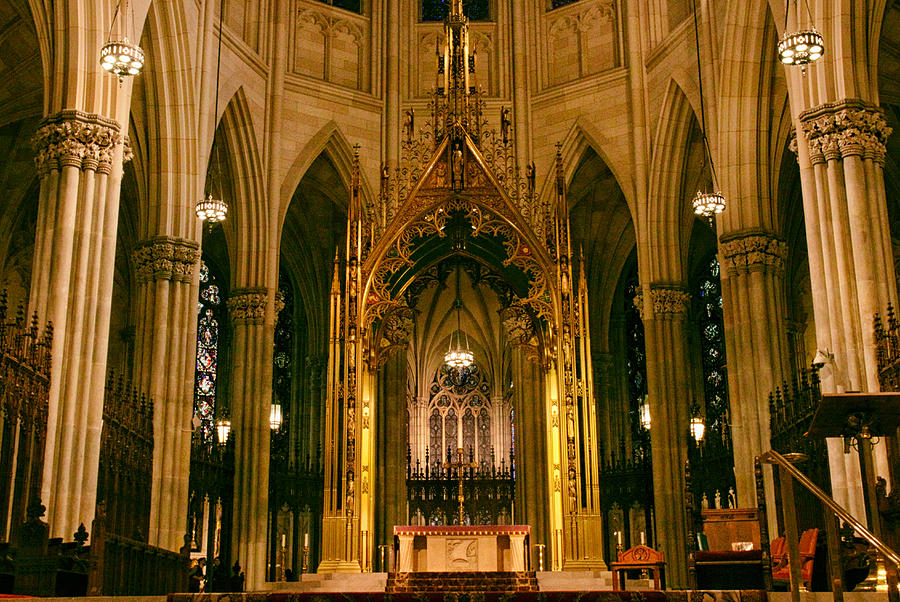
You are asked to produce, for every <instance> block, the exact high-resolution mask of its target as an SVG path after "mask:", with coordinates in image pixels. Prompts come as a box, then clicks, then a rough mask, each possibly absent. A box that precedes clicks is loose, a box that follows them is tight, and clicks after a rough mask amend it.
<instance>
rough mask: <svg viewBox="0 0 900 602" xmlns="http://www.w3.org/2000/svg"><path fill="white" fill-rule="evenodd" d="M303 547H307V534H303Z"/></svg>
mask: <svg viewBox="0 0 900 602" xmlns="http://www.w3.org/2000/svg"><path fill="white" fill-rule="evenodd" d="M303 545H304V546H306V547H307V548H308V547H309V533H304V534H303Z"/></svg>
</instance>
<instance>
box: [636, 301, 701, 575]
mask: <svg viewBox="0 0 900 602" xmlns="http://www.w3.org/2000/svg"><path fill="white" fill-rule="evenodd" d="M690 299H691V296H690V295H689V294H688V293H686V292H685V291H683V290H681V289H677V288H671V287H668V286H665V285H651V286H650V291H649V295H646V296H645V295H642V296H641V297H637V298H636V299H635V302H636V303H638V307H641V308H642V315H643V320H644V340H645V343H646V347H647V349H646V351H647V385H648V390H649V394H648V396H649V402H650V417H651V423H650V424H651V426H650V443H651V446H652V449H653V506H654V509H655V513H656V541H657V543H658V544H659V548H660V549H661V551H663V552H665V554H666V561H667V562H668V565H667V570H666V581H667V583H668V586H669V587H684V586H687V585H688V582H687V548H686V546H687V530H686V527H687V516H686V514H685V511H684V463H685V461H686V460H687V437H688V422H689V419H690V418H689V416H688V404H689V403H690V398H691V397H690V396H691V392H690V387H689V385H688V383H689V382H690V360H689V358H688V353H687V338H688V332H687V312H688V307H689V305H690Z"/></svg>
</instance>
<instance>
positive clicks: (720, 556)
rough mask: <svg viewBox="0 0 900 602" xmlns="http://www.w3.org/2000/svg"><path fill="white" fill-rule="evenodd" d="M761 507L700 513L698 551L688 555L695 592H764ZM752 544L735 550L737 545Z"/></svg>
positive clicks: (709, 510)
mask: <svg viewBox="0 0 900 602" xmlns="http://www.w3.org/2000/svg"><path fill="white" fill-rule="evenodd" d="M759 525H760V513H759V511H758V509H757V508H726V509H708V510H702V511H701V512H700V524H699V525H697V527H698V528H697V531H696V534H695V535H696V539H697V549H696V550H694V551H692V552H691V553H690V555H689V556H688V572H689V576H690V581H691V587H692V588H694V589H764V588H765V573H764V570H763V569H764V567H763V565H764V563H766V562H767V561H765V560H764V554H763V550H762V546H761V545H760V542H761V537H760V535H761V533H760V527H759ZM738 542H746V543H750V544H752V549H750V550H735V549H734V547H733V544H735V543H738Z"/></svg>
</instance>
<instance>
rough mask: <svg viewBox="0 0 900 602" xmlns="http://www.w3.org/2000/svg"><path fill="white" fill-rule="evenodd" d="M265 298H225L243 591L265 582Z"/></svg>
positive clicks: (271, 325) (270, 339) (268, 331)
mask: <svg viewBox="0 0 900 602" xmlns="http://www.w3.org/2000/svg"><path fill="white" fill-rule="evenodd" d="M269 293H270V291H269V290H268V289H266V288H238V289H234V290H233V291H232V294H231V298H229V299H228V310H229V313H230V317H231V325H232V327H233V330H234V339H233V345H232V357H233V358H234V362H233V370H232V377H231V395H230V402H231V424H232V429H233V433H234V437H235V448H234V449H235V455H234V458H235V459H234V463H235V466H234V474H235V483H234V509H233V513H234V523H233V540H234V542H235V544H234V548H233V550H232V558H233V559H235V560H236V561H237V562H239V563H240V564H241V566H242V567H243V568H244V571H245V574H246V581H245V588H246V589H247V590H248V591H249V590H252V589H254V588H257V589H258V588H259V587H260V586H261V585H262V584H263V583H264V582H265V561H266V535H267V517H268V512H269V440H270V428H269V410H270V407H271V403H272V401H271V400H272V349H273V345H274V331H275V312H274V306H272V305H273V304H271V303H270V302H269V297H270V296H274V292H273V295H270V294H269ZM270 306H272V307H271V308H270Z"/></svg>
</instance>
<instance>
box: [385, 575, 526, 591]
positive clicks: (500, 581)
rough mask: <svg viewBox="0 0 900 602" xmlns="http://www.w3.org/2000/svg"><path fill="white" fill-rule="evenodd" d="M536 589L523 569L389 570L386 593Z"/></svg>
mask: <svg viewBox="0 0 900 602" xmlns="http://www.w3.org/2000/svg"><path fill="white" fill-rule="evenodd" d="M537 590H538V582H537V578H536V577H535V575H534V573H529V572H522V573H513V572H463V573H459V572H454V573H437V572H435V573H391V574H390V575H389V576H388V579H387V587H386V590H385V591H387V592H388V593H415V592H443V591H459V592H470V591H480V592H533V591H537Z"/></svg>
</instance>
